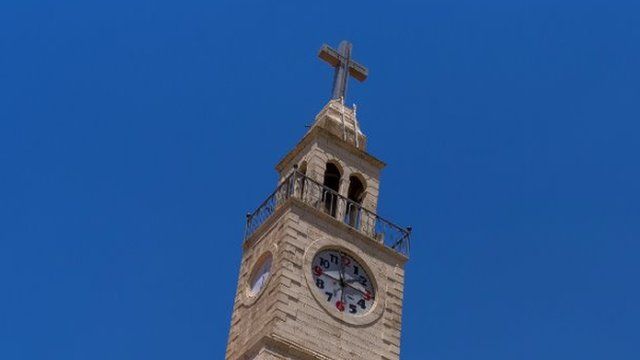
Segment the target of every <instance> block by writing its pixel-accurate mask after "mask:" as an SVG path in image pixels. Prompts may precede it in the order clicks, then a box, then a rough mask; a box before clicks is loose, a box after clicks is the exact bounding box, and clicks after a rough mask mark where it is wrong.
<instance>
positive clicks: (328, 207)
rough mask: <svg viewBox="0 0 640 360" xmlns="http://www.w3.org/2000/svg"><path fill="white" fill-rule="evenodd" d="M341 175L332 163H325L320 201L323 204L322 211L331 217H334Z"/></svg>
mask: <svg viewBox="0 0 640 360" xmlns="http://www.w3.org/2000/svg"><path fill="white" fill-rule="evenodd" d="M341 177H342V174H341V172H340V169H339V168H338V166H337V165H336V164H334V163H332V162H328V163H327V167H326V169H325V171H324V181H323V185H324V186H325V189H323V194H322V200H323V202H324V210H325V211H326V212H327V213H328V214H329V215H331V216H333V217H335V216H336V211H337V207H338V193H339V191H340V178H341Z"/></svg>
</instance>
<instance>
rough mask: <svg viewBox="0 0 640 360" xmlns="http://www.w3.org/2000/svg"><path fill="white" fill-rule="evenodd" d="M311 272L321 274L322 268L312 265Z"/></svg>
mask: <svg viewBox="0 0 640 360" xmlns="http://www.w3.org/2000/svg"><path fill="white" fill-rule="evenodd" d="M313 273H314V274H316V276H320V275H322V268H321V267H320V266H314V267H313Z"/></svg>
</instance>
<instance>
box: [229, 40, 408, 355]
mask: <svg viewBox="0 0 640 360" xmlns="http://www.w3.org/2000/svg"><path fill="white" fill-rule="evenodd" d="M351 50H352V46H351V44H350V43H348V42H346V41H343V42H342V43H341V44H340V46H339V49H338V50H337V51H336V50H334V49H332V48H331V47H329V46H327V45H323V46H322V48H321V49H320V52H319V54H318V56H319V57H320V58H321V59H323V60H325V61H326V62H328V63H329V64H330V65H331V66H333V67H334V68H335V75H334V81H333V92H332V99H331V100H330V101H329V103H327V104H326V105H325V106H324V108H323V109H322V110H321V111H320V113H318V115H317V116H316V118H315V121H314V123H313V125H312V126H311V127H310V128H309V130H308V131H307V133H306V134H305V135H304V136H303V137H302V139H301V140H300V141H299V142H298V143H297V145H296V146H295V147H294V148H293V149H292V150H291V151H290V152H289V153H288V154H286V155H285V156H284V158H282V159H281V160H280V162H279V163H278V164H277V165H276V170H277V171H278V173H279V181H278V184H277V185H276V188H275V191H273V193H271V194H270V195H269V196H268V197H267V198H266V200H265V201H264V202H263V203H262V204H260V205H259V206H258V207H257V209H256V210H255V211H253V212H252V213H249V214H247V222H246V229H245V235H244V242H243V244H242V247H243V255H242V262H241V265H240V273H239V279H238V287H237V291H236V297H235V301H234V306H233V314H232V317H231V329H230V332H229V340H228V343H227V352H226V359H228V360H237V359H242V360H245V359H246V360H250V359H269V360H271V359H300V360H307V359H308V360H312V359H313V360H315V359H323V360H328V359H333V360H338V359H345V360H347V359H348V360H356V359H358V360H378V359H379V360H396V359H399V357H400V329H401V320H402V298H403V291H404V266H405V263H406V261H407V260H408V256H409V236H410V232H411V228H406V227H400V226H398V225H395V224H394V223H392V222H391V221H389V220H386V219H385V218H383V217H381V216H380V215H378V213H377V208H378V194H379V189H380V183H379V179H380V172H381V170H382V169H383V168H384V166H385V164H384V163H383V162H382V161H380V160H378V159H377V158H376V157H374V156H373V155H371V154H369V153H368V152H367V151H366V145H367V137H366V136H365V134H364V133H363V132H362V131H361V129H360V126H359V123H358V120H357V117H356V109H355V106H354V108H349V107H348V106H345V104H344V99H345V95H346V90H347V80H348V78H349V76H352V77H354V78H355V79H357V80H359V81H364V80H365V79H366V78H367V76H368V70H367V69H366V68H365V67H364V66H362V65H360V64H358V63H356V62H355V61H353V60H352V58H351Z"/></svg>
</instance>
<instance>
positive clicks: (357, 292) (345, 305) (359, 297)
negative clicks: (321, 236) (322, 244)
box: [311, 249, 375, 316]
mask: <svg viewBox="0 0 640 360" xmlns="http://www.w3.org/2000/svg"><path fill="white" fill-rule="evenodd" d="M311 272H312V274H313V282H314V285H315V289H314V291H318V292H319V293H320V294H321V295H322V298H323V299H324V301H326V302H327V303H328V304H330V305H331V306H332V307H334V308H335V309H336V310H337V311H339V312H343V313H345V314H349V315H352V316H358V315H364V314H366V313H367V312H369V310H371V307H372V306H373V303H374V300H375V290H374V288H373V283H372V281H371V277H370V276H369V274H367V272H366V271H365V269H364V268H363V267H362V265H360V264H359V263H358V262H357V261H355V259H354V258H353V257H351V256H349V255H347V254H345V253H344V252H341V251H339V250H333V249H330V250H323V251H320V252H318V254H316V256H315V257H314V258H313V262H312V263H311Z"/></svg>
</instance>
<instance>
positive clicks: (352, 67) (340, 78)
mask: <svg viewBox="0 0 640 360" xmlns="http://www.w3.org/2000/svg"><path fill="white" fill-rule="evenodd" d="M351 47H352V46H351V43H350V42H348V41H346V40H343V41H342V42H340V46H339V47H338V51H336V50H334V49H333V48H331V47H330V46H329V45H327V44H324V45H322V47H321V48H320V51H319V52H318V57H319V58H320V59H322V60H324V61H326V62H328V63H329V65H331V66H332V67H334V68H335V69H336V70H335V74H334V75H333V95H332V97H331V98H332V99H343V100H344V98H345V96H346V95H347V79H348V78H349V75H351V76H353V77H354V78H355V79H356V80H358V81H360V82H362V81H365V80H366V79H367V75H369V70H367V68H366V67H364V66H362V65H360V64H358V63H357V62H355V61H353V60H351Z"/></svg>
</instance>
